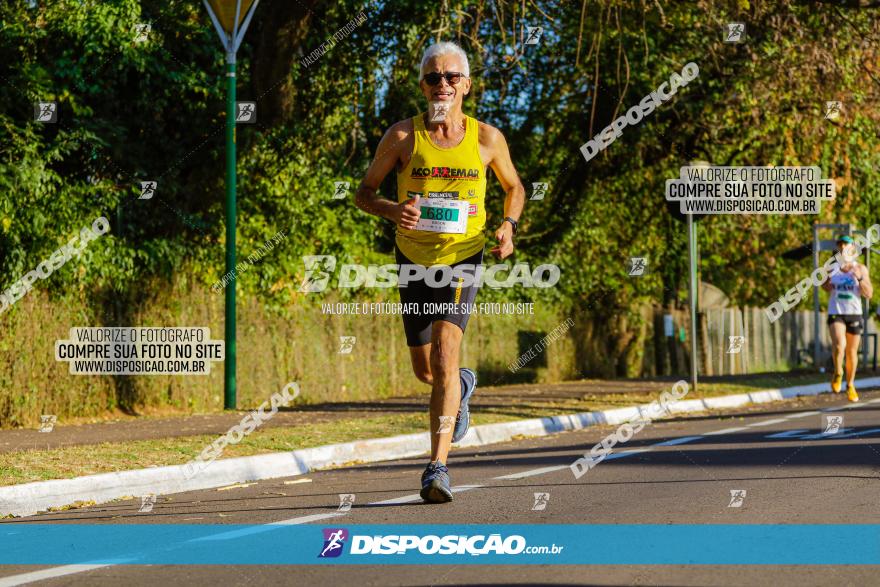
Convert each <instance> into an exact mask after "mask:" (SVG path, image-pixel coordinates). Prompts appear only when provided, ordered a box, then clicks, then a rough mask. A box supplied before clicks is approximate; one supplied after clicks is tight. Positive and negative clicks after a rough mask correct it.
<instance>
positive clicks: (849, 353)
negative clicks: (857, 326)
mask: <svg viewBox="0 0 880 587" xmlns="http://www.w3.org/2000/svg"><path fill="white" fill-rule="evenodd" d="M861 338H862V335H861V334H851V333H849V332H847V333H846V397H847V399H849V401H851V402H857V401H859V394H858V393H857V392H856V386H855V381H856V367H857V366H858V364H859V340H861Z"/></svg>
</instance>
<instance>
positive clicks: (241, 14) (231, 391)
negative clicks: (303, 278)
mask: <svg viewBox="0 0 880 587" xmlns="http://www.w3.org/2000/svg"><path fill="white" fill-rule="evenodd" d="M202 1H203V2H204V4H205V8H207V10H208V14H209V15H210V17H211V22H213V23H214V28H216V29H217V34H219V35H220V42H221V43H222V44H223V49H224V50H225V51H226V274H229V273H231V272H232V271H233V270H234V269H235V224H236V203H235V118H236V108H235V55H236V53H237V52H238V47H239V46H240V45H241V40H242V39H243V38H244V33H245V31H247V28H248V25H250V23H251V18H252V17H253V16H254V12H256V10H257V4H259V2H260V0H202ZM225 329H226V330H225V335H226V336H225V340H226V349H225V350H226V355H225V356H226V359H225V361H224V369H223V381H224V385H223V408H224V409H227V410H234V409H235V407H236V398H235V280H232V282H231V283H230V284H229V285H228V286H227V287H226V323H225Z"/></svg>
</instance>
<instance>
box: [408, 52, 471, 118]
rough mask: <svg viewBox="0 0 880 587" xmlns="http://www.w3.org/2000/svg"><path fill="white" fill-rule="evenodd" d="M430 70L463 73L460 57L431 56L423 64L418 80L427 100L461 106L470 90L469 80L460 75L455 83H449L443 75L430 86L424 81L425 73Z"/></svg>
mask: <svg viewBox="0 0 880 587" xmlns="http://www.w3.org/2000/svg"><path fill="white" fill-rule="evenodd" d="M431 72H436V73H450V72H458V73H462V74H463V73H464V65H463V64H462V62H461V59H459V58H458V56H456V55H438V56H436V57H432V58H431V59H429V60H428V63H427V64H425V68H424V69H423V70H422V78H421V79H420V80H419V88H420V89H421V90H422V95H424V96H425V98H427V100H428V102H449V103H450V104H451V105H456V106H458V107H460V106H461V101H462V99H463V98H464V97H465V96H466V95H467V93H468V92H470V91H471V80H470V79H468V78H466V77H464V75H462V77H461V79H460V80H459V81H458V83H456V84H455V85H450V84H449V82H447V81H446V78H445V77H442V78H441V79H440V83H439V84H437V85H435V86H432V85H429V84H428V82H426V81H425V79H424V78H425V75H426V74H428V73H431Z"/></svg>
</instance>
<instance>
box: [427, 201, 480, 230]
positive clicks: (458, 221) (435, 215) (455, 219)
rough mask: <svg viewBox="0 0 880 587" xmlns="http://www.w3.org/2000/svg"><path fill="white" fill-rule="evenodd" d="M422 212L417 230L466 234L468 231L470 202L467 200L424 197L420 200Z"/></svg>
mask: <svg viewBox="0 0 880 587" xmlns="http://www.w3.org/2000/svg"><path fill="white" fill-rule="evenodd" d="M419 210H420V211H421V212H422V215H421V217H420V218H419V222H418V224H417V225H416V230H426V231H429V232H446V233H452V234H464V233H465V232H466V231H467V219H468V203H467V201H466V200H450V199H446V198H423V199H421V200H420V201H419Z"/></svg>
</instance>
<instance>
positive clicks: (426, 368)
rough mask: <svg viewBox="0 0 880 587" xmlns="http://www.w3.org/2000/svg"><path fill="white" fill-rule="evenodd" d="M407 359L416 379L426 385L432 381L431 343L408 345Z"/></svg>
mask: <svg viewBox="0 0 880 587" xmlns="http://www.w3.org/2000/svg"><path fill="white" fill-rule="evenodd" d="M409 360H410V362H411V363H412V368H413V373H415V376H416V379H418V380H419V381H421V382H422V383H427V384H428V385H431V384H432V383H434V377H433V376H432V375H431V343H428V344H423V345H421V346H411V347H409Z"/></svg>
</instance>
